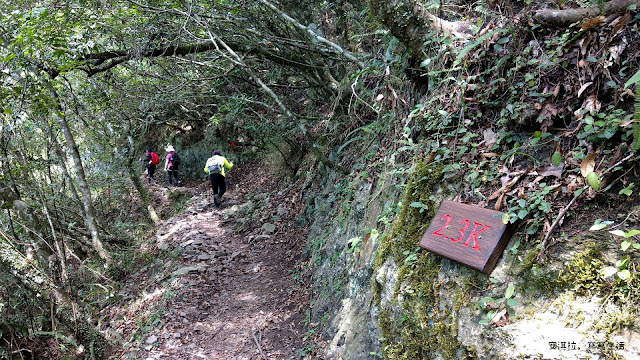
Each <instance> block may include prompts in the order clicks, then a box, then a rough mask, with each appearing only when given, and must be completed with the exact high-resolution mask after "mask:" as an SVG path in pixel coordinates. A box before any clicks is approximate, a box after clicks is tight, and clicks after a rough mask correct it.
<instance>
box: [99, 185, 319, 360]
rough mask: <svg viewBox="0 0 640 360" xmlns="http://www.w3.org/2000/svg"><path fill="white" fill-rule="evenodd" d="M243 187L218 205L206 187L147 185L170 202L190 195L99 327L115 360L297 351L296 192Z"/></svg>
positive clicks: (300, 316)
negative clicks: (111, 345)
mask: <svg viewBox="0 0 640 360" xmlns="http://www.w3.org/2000/svg"><path fill="white" fill-rule="evenodd" d="M235 181H237V183H239V184H243V183H244V181H243V178H242V177H238V178H237V179H236V180H235ZM245 184H246V185H245V186H243V188H242V189H241V190H239V188H240V186H237V187H236V186H233V185H232V186H230V189H229V191H228V192H227V193H226V194H225V196H224V199H223V201H224V202H223V204H222V206H221V207H215V206H214V204H213V199H212V198H211V197H210V196H208V195H207V191H206V190H207V188H206V183H198V184H192V185H188V186H185V187H181V188H177V189H166V188H163V187H160V186H158V187H157V189H155V190H154V191H153V192H154V194H153V195H154V197H155V198H156V200H157V199H163V200H162V201H164V202H165V203H167V204H170V203H171V201H172V200H170V199H174V200H175V199H180V197H183V198H185V199H189V200H187V202H186V208H185V210H184V212H182V213H181V214H178V215H176V216H173V217H171V218H169V219H168V220H166V221H164V222H163V223H162V224H161V225H160V226H159V227H158V229H157V232H156V236H155V238H153V239H151V240H150V241H149V243H148V244H147V247H148V248H147V249H142V250H144V251H146V252H151V253H155V254H157V259H158V260H157V261H154V262H153V263H151V264H148V265H146V266H144V267H143V268H142V269H141V270H139V271H138V272H136V273H135V274H132V275H131V276H129V277H128V278H127V279H126V282H127V285H126V286H124V287H123V288H122V289H121V290H120V291H119V293H118V295H119V296H120V300H119V301H118V302H117V303H116V304H115V305H114V306H112V307H109V308H106V309H105V310H103V314H102V316H103V317H102V318H103V325H102V330H103V332H104V333H105V334H107V336H108V337H109V338H111V339H112V340H113V341H115V342H116V343H117V345H116V346H114V351H113V352H112V353H113V355H112V358H117V359H128V358H131V359H183V360H188V359H238V360H240V359H289V358H292V357H294V356H296V354H299V352H300V349H302V348H303V347H304V345H305V344H304V343H303V338H304V335H305V323H304V320H305V316H304V314H305V311H306V309H307V308H308V304H307V302H308V301H307V298H308V283H309V279H308V278H307V276H306V275H305V274H304V270H303V269H305V268H306V267H305V266H304V264H303V262H302V261H300V259H301V258H300V253H301V244H302V243H303V240H304V233H305V229H304V228H302V227H296V226H295V225H294V214H296V213H297V211H296V206H297V205H296V201H295V198H296V197H297V196H298V195H297V194H296V193H295V190H292V189H289V190H288V191H285V192H280V193H277V194H268V193H264V192H263V191H262V190H263V189H264V188H265V187H269V188H272V189H273V184H266V183H260V182H256V181H255V179H252V180H251V181H248V182H246V183H245ZM162 201H160V202H162ZM155 202H156V206H158V207H162V204H159V203H158V201H155ZM163 218H164V217H163ZM120 346H121V347H120ZM118 347H120V348H119V349H117V348H118Z"/></svg>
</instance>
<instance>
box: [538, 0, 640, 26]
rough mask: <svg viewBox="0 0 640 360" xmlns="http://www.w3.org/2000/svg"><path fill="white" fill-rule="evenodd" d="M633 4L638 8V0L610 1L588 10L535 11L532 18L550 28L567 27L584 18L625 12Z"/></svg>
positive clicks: (639, 3)
mask: <svg viewBox="0 0 640 360" xmlns="http://www.w3.org/2000/svg"><path fill="white" fill-rule="evenodd" d="M633 4H636V6H639V7H640V0H612V1H609V2H607V3H605V4H604V6H602V7H601V6H598V5H596V6H592V7H590V8H586V9H585V8H580V9H566V10H551V9H544V10H536V11H535V12H534V13H533V15H532V17H533V19H534V20H537V21H538V22H541V23H545V24H548V25H552V26H567V25H571V24H573V23H575V22H578V21H581V20H583V19H585V18H590V17H595V16H599V15H604V16H607V15H610V14H614V13H617V12H621V11H626V10H627V8H628V7H629V6H631V5H633Z"/></svg>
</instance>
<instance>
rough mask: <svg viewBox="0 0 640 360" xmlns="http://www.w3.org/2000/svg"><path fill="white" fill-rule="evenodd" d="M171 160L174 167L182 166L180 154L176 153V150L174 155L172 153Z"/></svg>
mask: <svg viewBox="0 0 640 360" xmlns="http://www.w3.org/2000/svg"><path fill="white" fill-rule="evenodd" d="M169 161H171V166H173V167H178V166H180V156H178V154H176V153H175V152H174V153H173V155H171V159H169Z"/></svg>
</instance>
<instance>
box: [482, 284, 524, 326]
mask: <svg viewBox="0 0 640 360" xmlns="http://www.w3.org/2000/svg"><path fill="white" fill-rule="evenodd" d="M514 293H515V286H514V285H513V284H509V286H507V289H506V290H505V293H504V296H503V297H501V298H498V299H494V298H492V297H490V296H485V297H483V298H482V299H480V300H478V302H477V304H476V309H479V310H482V311H486V313H485V314H484V315H483V316H482V319H481V320H480V322H479V323H480V324H499V323H501V322H503V323H501V325H504V324H506V323H508V319H509V317H513V316H514V315H515V307H516V306H518V301H517V300H516V299H514V298H513V295H514ZM507 314H508V315H507Z"/></svg>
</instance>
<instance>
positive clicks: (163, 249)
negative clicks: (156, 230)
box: [158, 243, 169, 251]
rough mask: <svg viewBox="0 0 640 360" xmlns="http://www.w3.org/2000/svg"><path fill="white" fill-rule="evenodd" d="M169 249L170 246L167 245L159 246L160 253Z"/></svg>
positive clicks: (161, 244)
mask: <svg viewBox="0 0 640 360" xmlns="http://www.w3.org/2000/svg"><path fill="white" fill-rule="evenodd" d="M168 249H169V244H167V243H160V244H158V250H160V251H167V250H168Z"/></svg>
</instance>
